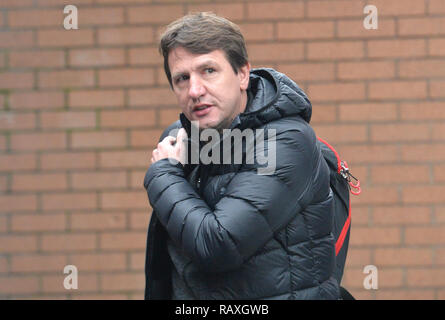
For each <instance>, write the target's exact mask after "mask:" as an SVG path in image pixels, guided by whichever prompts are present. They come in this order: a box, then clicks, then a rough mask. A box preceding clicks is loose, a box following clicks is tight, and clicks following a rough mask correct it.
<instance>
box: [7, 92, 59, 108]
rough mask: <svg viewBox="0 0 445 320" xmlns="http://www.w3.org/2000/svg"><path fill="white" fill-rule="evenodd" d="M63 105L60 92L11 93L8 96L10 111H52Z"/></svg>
mask: <svg viewBox="0 0 445 320" xmlns="http://www.w3.org/2000/svg"><path fill="white" fill-rule="evenodd" d="M63 105H64V98H63V93H61V92H43V91H39V92H12V93H11V94H10V96H9V106H10V108H11V109H31V110H41V109H54V108H61V107H63Z"/></svg>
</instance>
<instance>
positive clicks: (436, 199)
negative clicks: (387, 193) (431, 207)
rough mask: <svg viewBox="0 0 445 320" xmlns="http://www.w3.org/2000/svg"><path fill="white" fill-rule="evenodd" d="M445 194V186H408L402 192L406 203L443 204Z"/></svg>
mask: <svg viewBox="0 0 445 320" xmlns="http://www.w3.org/2000/svg"><path fill="white" fill-rule="evenodd" d="M444 192H445V187H444V186H440V185H439V186H431V185H425V186H410V187H408V186H406V187H404V188H403V190H402V200H403V202H404V203H418V204H427V203H443V202H445V198H444V197H443V194H444Z"/></svg>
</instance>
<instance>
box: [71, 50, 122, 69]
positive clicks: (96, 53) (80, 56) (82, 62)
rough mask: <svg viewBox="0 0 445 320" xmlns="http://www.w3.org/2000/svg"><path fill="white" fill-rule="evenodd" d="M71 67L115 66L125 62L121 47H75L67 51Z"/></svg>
mask: <svg viewBox="0 0 445 320" xmlns="http://www.w3.org/2000/svg"><path fill="white" fill-rule="evenodd" d="M68 61H69V65H70V66H73V67H96V66H117V65H123V64H125V52H124V50H123V49H82V50H79V49H76V50H71V51H70V53H69V60H68Z"/></svg>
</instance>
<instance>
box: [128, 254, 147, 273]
mask: <svg viewBox="0 0 445 320" xmlns="http://www.w3.org/2000/svg"><path fill="white" fill-rule="evenodd" d="M144 268H145V254H144V253H142V254H141V253H131V254H130V270H139V271H142V270H144Z"/></svg>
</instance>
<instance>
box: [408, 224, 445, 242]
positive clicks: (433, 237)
mask: <svg viewBox="0 0 445 320" xmlns="http://www.w3.org/2000/svg"><path fill="white" fill-rule="evenodd" d="M405 243H406V244H408V245H409V244H414V245H428V244H430V245H440V244H443V243H445V230H444V227H443V226H432V227H407V228H406V230H405Z"/></svg>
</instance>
